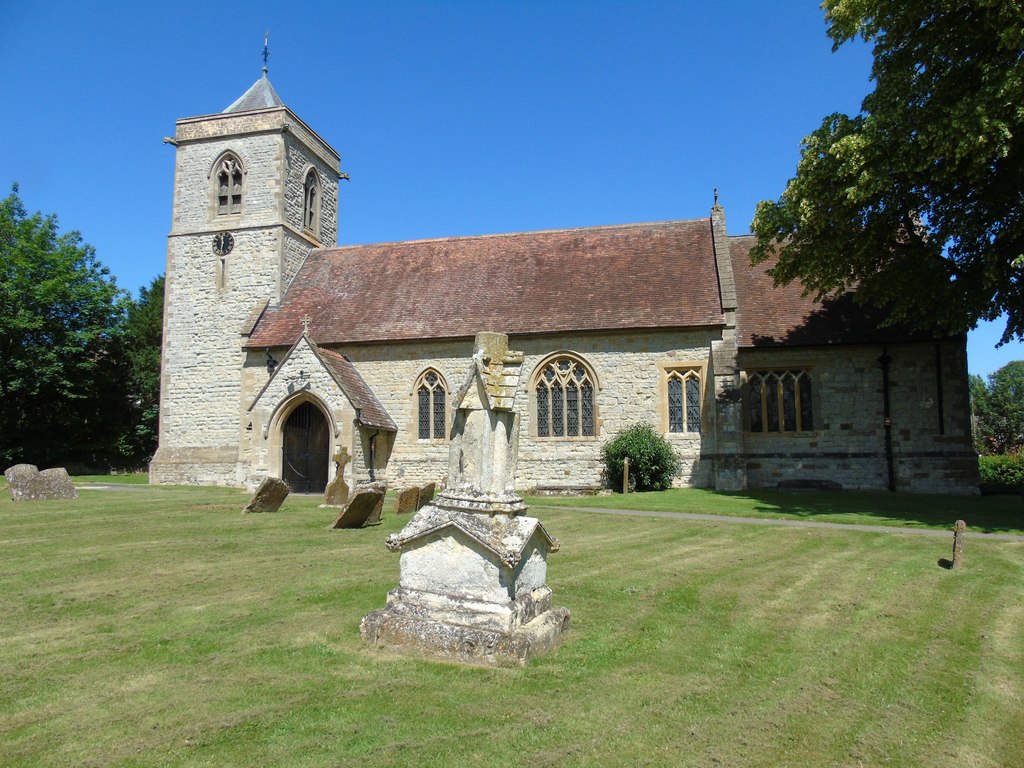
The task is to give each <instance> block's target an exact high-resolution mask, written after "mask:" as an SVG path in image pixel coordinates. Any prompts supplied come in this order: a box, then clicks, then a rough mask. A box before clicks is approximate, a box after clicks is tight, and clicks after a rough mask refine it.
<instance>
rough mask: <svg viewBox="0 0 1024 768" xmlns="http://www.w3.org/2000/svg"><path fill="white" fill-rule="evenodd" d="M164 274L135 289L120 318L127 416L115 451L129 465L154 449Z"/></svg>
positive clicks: (138, 462)
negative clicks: (134, 293)
mask: <svg viewBox="0 0 1024 768" xmlns="http://www.w3.org/2000/svg"><path fill="white" fill-rule="evenodd" d="M163 314H164V277H163V275H161V276H160V277H156V278H154V279H153V281H152V282H151V283H150V284H149V286H147V287H143V288H141V289H140V290H139V298H138V300H137V301H134V302H132V303H131V304H130V305H129V306H128V311H127V316H126V317H125V321H124V334H123V337H124V346H123V350H124V355H125V356H126V361H125V362H126V365H127V369H128V370H127V372H128V400H127V403H126V408H127V410H128V413H129V418H128V420H127V423H126V425H125V426H126V429H125V431H124V433H123V434H122V435H121V437H120V439H119V440H118V450H119V452H120V454H121V456H122V457H123V458H124V459H125V461H126V462H127V463H128V464H129V465H130V466H139V465H142V464H145V463H147V462H148V461H149V460H150V459H151V458H152V457H153V452H154V451H156V444H157V424H158V416H159V411H160V345H161V339H162V337H163Z"/></svg>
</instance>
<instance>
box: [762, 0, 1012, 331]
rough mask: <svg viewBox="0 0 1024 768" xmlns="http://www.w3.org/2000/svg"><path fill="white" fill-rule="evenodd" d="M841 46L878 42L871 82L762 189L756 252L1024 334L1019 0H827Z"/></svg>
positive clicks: (869, 294)
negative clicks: (786, 171) (772, 194)
mask: <svg viewBox="0 0 1024 768" xmlns="http://www.w3.org/2000/svg"><path fill="white" fill-rule="evenodd" d="M822 5H823V7H824V8H825V18H826V22H827V23H828V35H829V37H831V38H832V41H833V50H835V49H837V48H838V47H839V46H841V45H843V44H844V43H846V42H849V41H851V40H853V39H855V38H858V37H859V38H862V39H863V40H864V41H865V42H868V43H870V44H872V45H873V56H874V64H873V67H872V73H871V74H872V79H873V80H874V85H875V87H874V91H873V92H872V93H870V94H869V95H868V96H867V97H866V98H865V99H864V101H863V103H862V105H861V111H860V113H859V114H857V115H855V116H853V117H850V116H847V115H844V114H833V115H829V116H828V117H826V118H825V119H824V121H823V122H822V124H821V127H820V128H818V130H816V131H815V132H814V133H812V134H811V135H810V136H808V137H806V138H805V139H804V141H803V147H802V154H801V159H800V162H799V165H798V166H797V171H796V176H795V178H793V179H791V180H790V181H789V184H788V185H787V187H786V190H785V191H784V192H783V194H782V196H781V197H780V198H779V199H778V200H777V201H775V202H771V201H762V202H761V203H759V204H758V207H757V212H756V214H755V217H754V221H753V224H752V228H753V230H754V232H755V233H756V235H757V237H758V243H757V246H756V248H755V249H754V252H753V258H754V260H755V261H757V262H760V261H765V260H768V259H770V258H773V257H774V256H775V255H777V258H778V261H777V263H776V264H775V265H774V266H773V267H772V268H771V274H772V275H773V277H774V278H775V280H776V282H777V283H788V282H791V281H792V280H799V281H800V282H801V283H802V284H803V286H804V288H805V289H806V290H807V291H808V292H810V293H813V294H815V295H817V296H818V297H819V298H823V297H826V296H831V295H837V294H839V293H842V292H844V291H846V290H848V289H851V288H854V287H856V289H857V293H858V296H859V297H860V299H861V300H863V301H867V302H869V303H871V304H875V305H877V306H882V307H886V308H888V310H889V312H890V317H891V320H892V321H894V322H897V321H898V322H905V323H909V324H912V325H915V326H917V327H920V328H924V329H928V330H935V331H940V332H954V333H963V332H965V331H966V330H968V329H969V328H971V327H973V326H974V325H975V323H976V322H977V321H978V320H979V319H988V320H992V319H995V318H997V317H999V316H1000V315H1001V314H1002V313H1004V312H1005V313H1006V315H1007V316H1008V322H1007V325H1006V330H1005V331H1004V335H1003V339H1002V340H1003V341H1004V342H1005V341H1008V340H1010V339H1011V338H1014V337H1018V338H1019V337H1021V336H1022V335H1024V195H1022V194H1021V190H1022V189H1024V21H1022V15H1021V4H1020V2H1019V0H825V2H824V3H823V4H822Z"/></svg>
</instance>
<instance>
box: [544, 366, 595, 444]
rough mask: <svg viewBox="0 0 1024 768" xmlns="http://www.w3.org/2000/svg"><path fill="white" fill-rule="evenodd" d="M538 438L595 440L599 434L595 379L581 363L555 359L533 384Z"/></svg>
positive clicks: (545, 367)
mask: <svg viewBox="0 0 1024 768" xmlns="http://www.w3.org/2000/svg"><path fill="white" fill-rule="evenodd" d="M534 393H535V395H536V408H537V437H548V438H558V437H593V436H594V435H595V434H597V426H596V422H597V420H596V418H595V415H596V414H595V410H594V376H593V374H592V373H591V371H590V369H589V368H588V367H587V365H586V364H585V363H584V362H583V361H582V360H579V359H576V358H573V357H569V356H568V355H566V356H560V357H556V358H555V359H553V360H550V361H549V362H547V363H546V364H545V365H543V366H542V367H541V369H540V371H539V372H538V374H537V375H536V377H535V380H534Z"/></svg>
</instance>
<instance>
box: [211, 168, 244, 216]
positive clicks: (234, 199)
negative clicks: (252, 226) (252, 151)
mask: <svg viewBox="0 0 1024 768" xmlns="http://www.w3.org/2000/svg"><path fill="white" fill-rule="evenodd" d="M216 184H217V213H218V214H227V213H241V211H242V164H241V162H239V160H238V158H237V157H235V156H234V155H225V156H224V157H223V158H221V160H220V162H219V163H217V177H216Z"/></svg>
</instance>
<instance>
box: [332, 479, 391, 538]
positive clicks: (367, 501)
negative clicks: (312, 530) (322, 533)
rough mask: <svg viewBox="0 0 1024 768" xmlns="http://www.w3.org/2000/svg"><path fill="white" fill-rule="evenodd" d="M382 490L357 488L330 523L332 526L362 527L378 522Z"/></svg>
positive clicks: (381, 503) (381, 506) (382, 503)
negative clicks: (335, 518) (336, 517)
mask: <svg viewBox="0 0 1024 768" xmlns="http://www.w3.org/2000/svg"><path fill="white" fill-rule="evenodd" d="M384 493H385V492H384V490H383V489H381V488H379V487H378V488H366V487H361V488H357V489H356V492H355V493H354V494H352V501H350V502H349V503H348V504H347V505H346V506H345V508H344V509H343V510H341V513H340V514H339V515H338V519H337V520H335V521H334V523H333V524H332V525H331V529H334V528H362V527H364V526H367V525H376V524H377V523H379V522H380V513H381V510H382V509H383V507H384Z"/></svg>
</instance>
